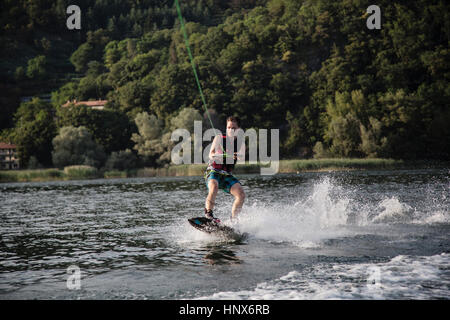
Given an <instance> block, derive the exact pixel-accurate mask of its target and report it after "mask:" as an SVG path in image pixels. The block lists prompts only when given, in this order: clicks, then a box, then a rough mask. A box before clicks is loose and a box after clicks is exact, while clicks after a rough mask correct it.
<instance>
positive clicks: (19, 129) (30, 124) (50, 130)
mask: <svg viewBox="0 0 450 320" xmlns="http://www.w3.org/2000/svg"><path fill="white" fill-rule="evenodd" d="M53 114H54V109H53V107H52V106H51V104H49V103H47V102H45V101H42V100H40V99H38V98H33V100H31V101H30V102H25V103H22V104H21V105H20V107H19V109H18V110H17V112H16V113H15V115H14V119H15V128H14V131H13V133H12V137H13V140H14V142H15V143H16V144H17V149H18V153H19V160H20V166H21V167H27V166H28V161H29V160H30V158H31V157H32V156H34V157H35V158H36V159H37V161H38V162H39V163H41V164H43V165H45V166H49V165H51V151H52V139H53V137H54V136H55V135H56V126H55V123H54V121H53Z"/></svg>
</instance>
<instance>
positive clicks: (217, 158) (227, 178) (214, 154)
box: [205, 117, 245, 223]
mask: <svg viewBox="0 0 450 320" xmlns="http://www.w3.org/2000/svg"><path fill="white" fill-rule="evenodd" d="M239 127H240V123H239V118H238V117H228V118H227V130H226V135H217V136H216V137H215V138H214V141H213V143H212V146H211V150H210V152H209V163H208V167H207V169H206V172H205V182H206V187H207V188H208V196H207V198H206V202H205V216H206V217H207V218H208V219H211V220H213V221H214V222H216V223H218V222H220V220H219V219H217V218H216V217H214V215H213V209H214V205H215V201H216V196H217V191H218V190H219V189H222V190H223V191H225V192H226V193H229V194H232V195H233V196H234V202H233V207H232V210H231V219H235V218H236V217H237V215H238V214H239V212H240V211H241V209H242V205H243V204H244V200H245V193H244V190H243V188H242V185H241V183H240V182H239V180H238V179H236V177H234V176H233V174H232V171H233V168H234V165H235V163H236V161H237V160H245V159H244V156H245V144H244V143H243V140H242V143H241V145H240V146H238V145H237V142H238V141H237V133H238V132H237V130H238V129H239ZM224 151H225V152H224Z"/></svg>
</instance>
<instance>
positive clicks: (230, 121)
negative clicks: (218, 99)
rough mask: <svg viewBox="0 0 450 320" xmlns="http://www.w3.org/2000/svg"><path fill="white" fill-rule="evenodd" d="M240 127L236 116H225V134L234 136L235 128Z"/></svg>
mask: <svg viewBox="0 0 450 320" xmlns="http://www.w3.org/2000/svg"><path fill="white" fill-rule="evenodd" d="M239 128H240V120H239V118H238V117H234V116H230V117H228V118H227V136H228V137H230V138H231V137H234V136H235V132H236V130H237V129H239Z"/></svg>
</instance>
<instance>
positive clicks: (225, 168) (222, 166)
mask: <svg viewBox="0 0 450 320" xmlns="http://www.w3.org/2000/svg"><path fill="white" fill-rule="evenodd" d="M235 142H236V141H234V143H233V147H234V151H233V155H234V152H237V150H238V146H237V143H235ZM222 146H223V149H222V150H225V149H226V146H227V136H226V135H222ZM225 152H226V151H225ZM226 162H227V161H226V159H225V158H224V159H223V163H222V164H220V163H216V162H215V161H213V162H212V164H211V166H212V167H213V168H214V169H216V170H223V171H227V172H231V171H233V169H234V165H235V164H236V160H234V161H233V163H230V164H227V163H226Z"/></svg>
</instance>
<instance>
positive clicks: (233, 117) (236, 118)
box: [227, 116, 241, 127]
mask: <svg viewBox="0 0 450 320" xmlns="http://www.w3.org/2000/svg"><path fill="white" fill-rule="evenodd" d="M228 121H231V122H236V123H237V125H238V127H240V126H241V120H240V119H239V118H238V117H236V116H229V117H228V118H227V122H228Z"/></svg>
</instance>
